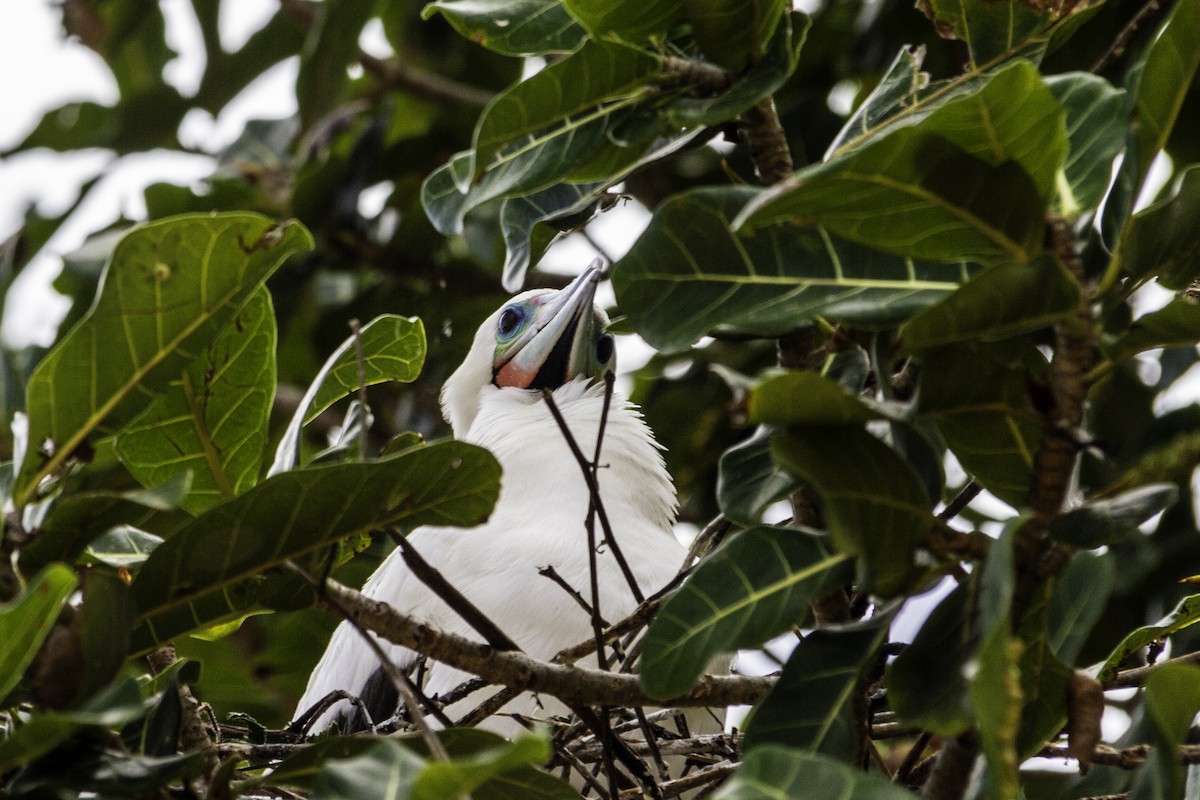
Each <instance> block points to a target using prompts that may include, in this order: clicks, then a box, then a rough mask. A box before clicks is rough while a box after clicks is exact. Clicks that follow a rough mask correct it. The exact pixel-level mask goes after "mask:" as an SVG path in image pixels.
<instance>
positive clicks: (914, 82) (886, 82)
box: [825, 45, 929, 160]
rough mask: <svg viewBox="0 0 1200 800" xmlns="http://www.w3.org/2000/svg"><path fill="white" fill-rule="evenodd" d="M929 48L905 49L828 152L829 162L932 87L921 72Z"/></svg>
mask: <svg viewBox="0 0 1200 800" xmlns="http://www.w3.org/2000/svg"><path fill="white" fill-rule="evenodd" d="M924 60H925V48H924V47H923V46H922V47H909V46H907V45H906V46H904V47H901V48H900V52H899V53H897V54H896V58H895V60H894V61H892V63H891V65H890V66H889V67H888V68H887V72H885V73H884V74H883V77H882V78H880V79H879V83H878V84H876V85H875V88H874V89H872V90H871V93H870V94H869V95H867V96H866V98H865V99H864V100H863V101H862V102H861V103H859V105H858V108H856V109H854V113H853V114H851V115H850V119H848V120H846V124H845V125H843V126H842V129H841V130H840V131H838V135H837V136H835V137H834V139H833V141H832V142H831V143H830V145H829V149H828V150H826V151H825V159H826V160H829V159H830V158H832V157H833V156H834V154H835V153H837V151H838V150H840V149H841V148H842V147H844V146H845V145H846V144H848V143H849V142H851V141H853V140H857V139H859V138H860V137H864V136H866V135H867V134H869V133H870V132H871V131H873V130H874V129H875V128H876V127H877V126H878V125H879V123H881V122H883V121H884V120H885V119H887V118H888V117H890V116H892V115H893V114H895V113H896V112H897V111H899V110H901V109H902V108H904V107H906V106H907V105H909V104H911V103H912V102H914V101H915V96H916V93H917V92H918V91H920V90H921V89H923V88H925V87H926V86H927V85H928V84H929V74H928V73H926V72H921V63H922V62H923V61H924Z"/></svg>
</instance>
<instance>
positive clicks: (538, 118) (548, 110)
mask: <svg viewBox="0 0 1200 800" xmlns="http://www.w3.org/2000/svg"><path fill="white" fill-rule="evenodd" d="M660 68H661V61H660V59H658V58H657V57H656V56H654V55H651V54H650V53H648V52H646V51H644V50H640V49H638V48H636V47H630V46H628V45H623V44H620V43H617V42H598V41H588V42H586V43H585V44H584V45H583V47H581V48H580V49H579V51H578V52H576V53H572V54H571V55H570V56H568V57H567V58H564V59H562V60H561V61H557V62H555V63H553V64H551V65H550V66H548V67H546V68H545V69H543V70H542V71H540V72H538V73H537V74H536V75H534V76H533V77H531V78H529V79H528V80H524V81H521V82H520V83H518V84H516V85H514V86H512V87H511V88H509V89H508V90H506V91H504V92H503V93H501V94H499V95H497V96H496V98H495V99H493V100H492V102H490V103H488V106H487V108H485V109H484V110H483V114H482V115H480V117H479V122H478V124H477V125H476V126H475V138H474V142H473V144H474V151H473V154H474V156H473V157H474V161H473V169H472V177H473V178H474V179H478V178H479V176H480V175H482V174H483V173H484V172H485V171H486V170H489V169H492V167H493V162H494V160H495V159H496V157H497V155H498V154H499V153H500V152H501V151H502V150H503V149H505V148H506V147H507V146H508V145H509V144H510V143H512V142H514V141H517V140H519V139H521V138H522V137H526V136H529V135H531V134H535V133H537V132H539V131H543V130H545V129H546V128H548V127H550V126H551V125H554V124H555V123H561V122H562V121H564V120H568V119H571V118H573V117H579V116H582V115H585V114H588V113H591V112H593V111H594V110H596V109H598V108H599V107H601V106H602V104H604V103H606V102H612V101H616V100H621V99H624V98H630V97H639V96H643V95H644V94H645V93H646V91H647V85H648V84H649V83H650V82H651V81H652V80H653V79H654V78H655V77H656V76H657V75H658V74H659V70H660ZM459 189H460V190H465V189H466V187H464V186H460V187H459Z"/></svg>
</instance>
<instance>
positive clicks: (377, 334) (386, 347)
mask: <svg viewBox="0 0 1200 800" xmlns="http://www.w3.org/2000/svg"><path fill="white" fill-rule="evenodd" d="M356 339H357V340H358V341H360V342H361V344H362V355H363V358H362V361H363V364H362V376H363V378H364V379H365V380H366V385H367V386H373V385H375V384H377V383H384V382H385V381H399V382H401V383H411V382H412V381H414V380H416V379H417V376H418V375H420V374H421V368H422V367H423V366H424V364H425V351H426V343H425V326H424V325H423V324H422V323H421V320H419V319H417V318H416V317H408V318H406V317H398V316H396V315H395V314H382V315H380V316H378V317H376V318H375V319H373V320H371V321H370V322H368V323H367V324H366V326H365V327H363V328H362V329H360V330H359V332H358V336H357V337H356V336H354V335H353V334H352V335H350V336H348V337H346V339H345V341H343V342H342V343H341V344H340V345H338V348H337V349H336V350H334V351H333V353H331V354H330V356H329V358H327V359H325V363H324V364H323V365H322V367H321V369H320V370H319V371H318V372H317V376H316V377H315V378H313V381H312V383H311V384H310V385H309V387H308V391H306V392H305V393H304V397H303V398H301V400H300V403H299V405H298V406H297V407H296V413H295V414H293V415H292V419H291V421H290V422H288V426H287V428H286V429H285V430H284V432H283V436H281V437H280V439H279V444H278V446H277V447H276V449H275V460H274V462H273V463H272V464H271V468H270V470H268V474H269V475H275V474H277V473H279V472H283V471H284V470H288V469H291V468H292V467H294V466H295V464H296V460H297V458H298V457H299V452H300V429H301V428H303V427H304V426H305V425H307V424H308V423H309V422H312V421H313V420H314V419H316V418H317V416H318V415H319V414H320V413H321V412H322V411H324V410H325V409H327V408H329V407H330V406H331V405H333V404H334V403H336V402H337V401H338V400H341V399H342V398H343V397H347V396H349V395H350V394H353V393H354V392H356V391H358V388H359V386H358V384H359V363H358V346H357V345H356V343H355V340H356Z"/></svg>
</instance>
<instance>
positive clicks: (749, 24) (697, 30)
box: [680, 0, 792, 72]
mask: <svg viewBox="0 0 1200 800" xmlns="http://www.w3.org/2000/svg"><path fill="white" fill-rule="evenodd" d="M680 5H681V6H682V7H683V12H684V16H685V17H686V18H687V21H688V22H690V23H691V24H692V35H693V36H695V37H696V42H697V43H698V44H699V45H700V49H701V50H703V51H704V55H706V56H707V57H708V58H710V59H711V60H713V61H715V62H717V63H718V64H720V65H721V66H722V67H725V68H726V69H728V70H731V71H733V72H739V71H741V70H742V69H745V68H746V67H747V66H749V65H751V64H755V63H757V62H758V61H759V60H761V59H762V56H763V52H764V51H765V50H766V48H767V42H769V41H770V39H771V36H772V34H774V33H775V28H776V27H777V26H778V25H779V21H780V18H781V17H783V16H784V15H786V14H787V13H788V11H790V10H791V7H792V4H791V3H788V2H783V0H680Z"/></svg>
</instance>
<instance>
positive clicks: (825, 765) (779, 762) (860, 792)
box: [713, 744, 916, 800]
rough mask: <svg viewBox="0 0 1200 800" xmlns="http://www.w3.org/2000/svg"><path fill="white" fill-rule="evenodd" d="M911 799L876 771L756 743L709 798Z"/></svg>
mask: <svg viewBox="0 0 1200 800" xmlns="http://www.w3.org/2000/svg"><path fill="white" fill-rule="evenodd" d="M831 797H837V798H851V797H852V798H854V800H913V799H914V798H915V797H916V795H915V794H913V793H912V792H910V791H908V790H907V789H905V788H904V787H903V786H900V785H898V784H895V783H890V782H889V781H887V780H886V779H884V778H882V777H880V776H879V775H873V774H870V773H867V772H863V771H862V770H859V769H854V768H853V767H850V766H848V765H846V764H843V763H842V762H840V761H836V760H834V759H832V758H829V757H827V756H822V755H819V754H816V753H806V752H804V751H802V750H793V749H792V748H788V747H780V746H778V745H771V744H768V745H763V746H762V747H756V748H754V749H753V750H751V751H750V752H749V753H747V754H746V757H745V758H744V759H742V763H741V766H739V767H738V771H737V772H735V773H734V775H733V777H732V778H730V779H729V781H728V782H726V783H725V785H724V786H722V787H721V788H720V789H719V790H718V791H717V793H716V794H714V795H713V800H783V798H789V800H828V798H831Z"/></svg>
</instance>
